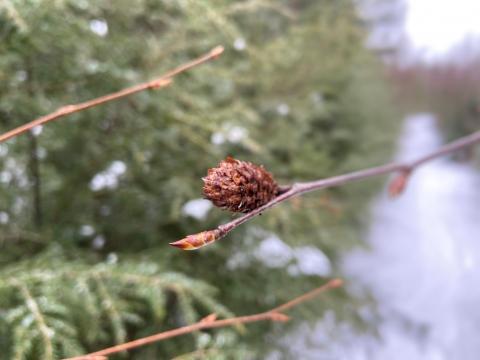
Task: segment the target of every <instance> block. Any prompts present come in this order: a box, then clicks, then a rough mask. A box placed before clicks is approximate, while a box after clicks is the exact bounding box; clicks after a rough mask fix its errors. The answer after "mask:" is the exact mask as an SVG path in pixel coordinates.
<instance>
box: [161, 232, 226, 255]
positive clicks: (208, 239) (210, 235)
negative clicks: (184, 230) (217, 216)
mask: <svg viewBox="0 0 480 360" xmlns="http://www.w3.org/2000/svg"><path fill="white" fill-rule="evenodd" d="M224 234H225V233H224V232H222V231H221V230H219V229H215V230H208V231H202V232H201V233H198V234H194V235H188V236H187V237H186V238H183V239H182V240H178V241H175V242H172V243H170V245H172V246H175V247H177V248H179V249H182V250H196V249H199V248H201V247H203V246H205V245H208V244H210V243H212V242H214V241H217V240H218V239H220V238H221V237H222V236H224Z"/></svg>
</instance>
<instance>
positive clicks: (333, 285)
mask: <svg viewBox="0 0 480 360" xmlns="http://www.w3.org/2000/svg"><path fill="white" fill-rule="evenodd" d="M344 283H345V282H344V281H343V280H342V279H333V280H330V282H329V283H328V284H329V286H330V287H331V288H338V287H342V286H343V284H344Z"/></svg>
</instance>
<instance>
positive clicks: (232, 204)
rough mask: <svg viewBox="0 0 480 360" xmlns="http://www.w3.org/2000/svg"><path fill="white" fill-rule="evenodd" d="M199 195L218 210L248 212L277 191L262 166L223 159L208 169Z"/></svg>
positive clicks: (269, 175)
mask: <svg viewBox="0 0 480 360" xmlns="http://www.w3.org/2000/svg"><path fill="white" fill-rule="evenodd" d="M202 180H203V182H204V186H203V194H204V195H205V197H206V198H207V199H208V200H210V201H211V202H213V204H214V205H215V206H218V207H219V208H222V209H226V210H230V211H232V212H243V213H248V212H250V211H252V210H254V209H256V208H258V207H260V206H262V205H264V204H266V203H267V202H269V201H270V200H272V199H273V198H274V197H275V196H277V194H278V191H279V188H278V185H277V183H276V182H275V180H274V179H273V176H272V174H270V173H269V172H268V171H266V170H265V169H264V168H263V166H258V165H255V164H252V163H250V162H247V161H240V160H236V159H234V158H232V157H230V156H229V157H227V158H226V159H225V160H223V161H222V162H220V164H219V165H218V167H216V168H212V169H209V170H208V175H207V176H206V177H204V178H203V179H202Z"/></svg>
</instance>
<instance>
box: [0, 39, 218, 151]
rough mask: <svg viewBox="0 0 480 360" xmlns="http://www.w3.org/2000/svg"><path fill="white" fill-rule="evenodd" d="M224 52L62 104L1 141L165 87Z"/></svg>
mask: <svg viewBox="0 0 480 360" xmlns="http://www.w3.org/2000/svg"><path fill="white" fill-rule="evenodd" d="M222 52H223V47H222V46H217V47H215V48H213V49H212V50H210V51H209V52H208V53H207V54H205V55H202V56H200V57H198V58H197V59H194V60H192V61H190V62H188V63H185V64H183V65H180V66H178V67H176V68H175V69H173V70H170V71H169V72H167V73H165V74H163V75H162V76H160V77H158V78H156V79H154V80H151V81H147V82H144V83H141V84H138V85H135V86H132V87H129V88H126V89H123V90H120V91H117V92H115V93H112V94H108V95H104V96H100V97H98V98H96V99H92V100H89V101H85V102H82V103H79V104H74V105H66V106H62V107H61V108H59V109H58V110H56V111H54V112H53V113H50V114H47V115H44V116H42V117H39V118H38V119H35V120H33V121H30V122H29V123H27V124H24V125H21V126H19V127H17V128H15V129H12V130H10V131H7V132H6V133H3V134H1V135H0V143H1V142H4V141H6V140H8V139H10V138H12V137H15V136H18V135H20V134H22V133H24V132H25V131H28V130H30V129H32V128H34V127H35V126H38V125H43V124H46V123H48V122H50V121H52V120H56V119H58V118H61V117H64V116H67V115H70V114H73V113H76V112H79V111H82V110H85V109H89V108H91V107H94V106H98V105H101V104H104V103H107V102H110V101H113V100H117V99H120V98H123V97H125V96H128V95H132V94H135V93H138V92H140V91H144V90H151V89H160V88H163V87H165V86H168V85H169V84H170V83H171V82H172V77H174V76H175V75H178V74H180V73H182V72H184V71H186V70H189V69H191V68H192V67H195V66H197V65H200V64H203V63H204V62H207V61H209V60H212V59H215V58H216V57H218V56H219V55H220V54H221V53H222Z"/></svg>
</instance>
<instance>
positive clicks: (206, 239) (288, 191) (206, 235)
mask: <svg viewBox="0 0 480 360" xmlns="http://www.w3.org/2000/svg"><path fill="white" fill-rule="evenodd" d="M479 142H480V131H477V132H475V133H473V134H471V135H468V136H465V137H463V138H460V139H458V140H455V141H453V142H451V143H449V144H447V145H445V146H442V147H440V148H439V149H437V150H435V151H433V152H431V153H430V154H427V155H425V156H422V157H420V158H418V159H417V160H414V161H412V162H409V163H389V164H385V165H381V166H376V167H372V168H368V169H364V170H359V171H355V172H351V173H347V174H343V175H338V176H333V177H331V178H327V179H321V180H316V181H310V182H303V183H294V184H292V185H288V186H284V187H282V190H283V191H284V192H283V193H281V194H280V195H279V196H277V197H276V198H274V199H273V200H271V201H270V202H268V203H267V204H265V205H263V206H260V207H259V208H257V209H255V210H252V211H251V212H249V213H247V214H245V215H243V216H241V217H238V218H236V219H234V220H232V221H230V222H228V223H226V224H223V225H220V226H218V227H217V228H216V229H213V230H207V231H203V232H201V233H199V234H193V235H188V236H187V237H186V238H183V239H181V240H179V241H176V242H173V243H170V245H172V246H175V247H178V248H180V249H182V250H195V249H198V248H200V247H202V246H205V245H208V244H211V243H213V242H215V241H217V240H219V239H221V238H223V237H224V236H225V235H226V234H228V233H229V232H230V231H232V230H233V229H235V228H236V227H237V226H239V225H241V224H243V223H244V222H247V221H248V220H250V219H252V218H254V217H255V216H257V215H260V214H261V213H263V212H264V211H265V210H268V209H270V208H271V207H274V206H276V205H278V204H280V203H282V202H284V201H286V200H288V199H291V198H293V197H295V196H298V195H302V194H305V193H307V192H310V191H315V190H320V189H325V188H329V187H333V186H338V185H343V184H346V183H349V182H354V181H360V180H364V179H367V178H370V177H374V176H379V175H385V174H389V173H393V172H399V175H398V176H397V177H396V178H394V179H393V182H392V183H391V184H390V186H389V192H390V195H392V196H397V195H399V194H400V193H401V192H402V191H403V190H404V188H405V186H406V183H407V180H408V177H409V176H410V174H411V173H412V172H413V171H414V170H415V169H416V168H417V167H419V166H420V165H423V164H424V163H426V162H427V161H430V160H433V159H435V158H437V157H440V156H443V155H446V154H448V153H451V152H454V151H457V150H460V149H463V148H466V147H468V146H472V145H474V144H477V143H479ZM199 236H200V237H201V238H199Z"/></svg>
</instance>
